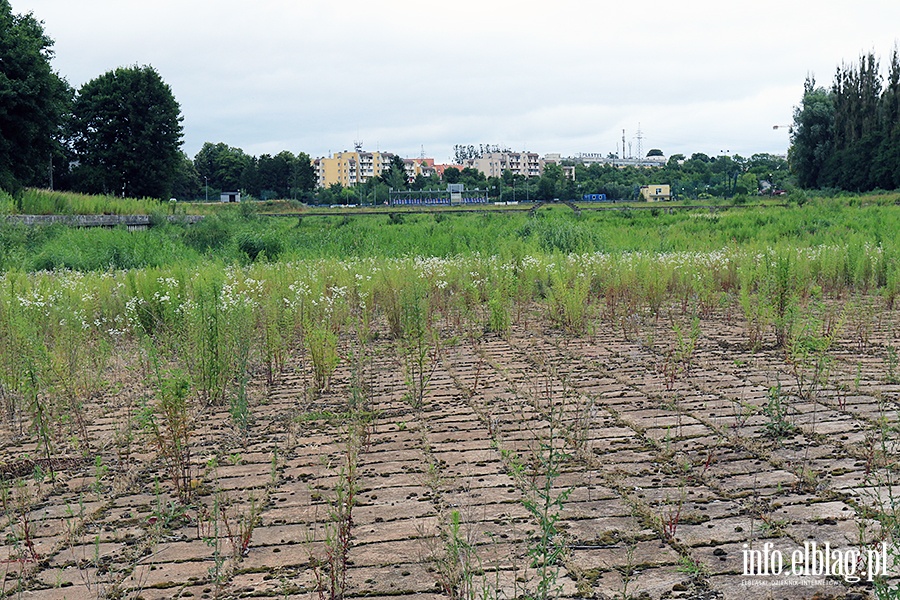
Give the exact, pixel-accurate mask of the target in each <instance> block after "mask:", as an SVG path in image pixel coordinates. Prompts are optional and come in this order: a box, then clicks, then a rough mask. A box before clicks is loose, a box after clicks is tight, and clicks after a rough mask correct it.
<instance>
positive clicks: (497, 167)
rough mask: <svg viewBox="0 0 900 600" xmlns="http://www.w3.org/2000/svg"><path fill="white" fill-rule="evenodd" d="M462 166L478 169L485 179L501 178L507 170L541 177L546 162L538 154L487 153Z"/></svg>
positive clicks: (469, 160) (527, 175)
mask: <svg viewBox="0 0 900 600" xmlns="http://www.w3.org/2000/svg"><path fill="white" fill-rule="evenodd" d="M461 166H462V167H472V168H474V169H478V170H479V171H481V172H482V173H484V175H485V177H500V176H501V175H503V171H506V170H509V171H510V172H512V174H513V175H524V176H525V177H540V175H541V173H543V171H544V161H543V160H541V157H540V156H539V155H538V154H537V152H485V153H484V154H482V155H481V156H480V157H478V158H470V159H468V160H466V161H465V162H464V163H463V164H462V165H461Z"/></svg>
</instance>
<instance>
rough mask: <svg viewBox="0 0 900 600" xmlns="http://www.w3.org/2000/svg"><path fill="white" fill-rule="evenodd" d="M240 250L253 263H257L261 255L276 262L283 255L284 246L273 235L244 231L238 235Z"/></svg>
mask: <svg viewBox="0 0 900 600" xmlns="http://www.w3.org/2000/svg"><path fill="white" fill-rule="evenodd" d="M238 250H240V251H241V252H242V253H244V254H246V255H247V257H248V258H249V259H250V260H251V261H256V260H257V259H258V258H259V257H260V255H265V257H266V258H267V259H269V260H274V259H276V258H278V257H279V256H280V255H281V253H282V251H283V250H284V244H283V243H282V242H281V240H280V239H278V238H277V237H275V236H274V235H272V234H264V233H262V234H261V233H259V232H256V231H244V232H241V234H240V235H238Z"/></svg>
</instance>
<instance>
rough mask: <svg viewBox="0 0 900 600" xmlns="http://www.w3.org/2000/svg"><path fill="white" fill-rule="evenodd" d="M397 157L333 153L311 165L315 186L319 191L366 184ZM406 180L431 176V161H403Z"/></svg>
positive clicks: (386, 153) (376, 154)
mask: <svg viewBox="0 0 900 600" xmlns="http://www.w3.org/2000/svg"><path fill="white" fill-rule="evenodd" d="M394 156H396V155H395V154H393V153H391V152H364V151H362V150H356V151H353V152H347V151H344V152H335V153H334V154H332V155H331V158H317V159H315V160H314V161H313V166H314V167H315V169H316V183H317V184H318V186H319V187H320V188H324V187H328V186H330V185H332V184H335V183H339V184H341V185H342V186H344V187H351V186H355V185H359V184H365V183H366V182H367V181H369V180H370V179H372V178H373V177H380V176H381V173H382V171H384V170H385V169H387V168H388V166H390V164H391V159H392V158H393V157H394ZM403 166H404V168H405V169H406V176H407V178H408V179H409V180H413V179H415V178H416V176H418V175H423V176H426V177H427V176H428V175H431V174H434V172H435V169H434V159H433V158H404V159H403Z"/></svg>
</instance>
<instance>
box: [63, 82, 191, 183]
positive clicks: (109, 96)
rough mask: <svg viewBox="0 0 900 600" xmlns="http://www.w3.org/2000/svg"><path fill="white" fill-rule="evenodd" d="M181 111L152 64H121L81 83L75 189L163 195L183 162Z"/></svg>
mask: <svg viewBox="0 0 900 600" xmlns="http://www.w3.org/2000/svg"><path fill="white" fill-rule="evenodd" d="M181 121H182V117H181V109H180V107H179V106H178V102H176V101H175V96H174V95H173V94H172V90H171V88H169V86H168V85H166V83H165V82H164V81H163V80H162V77H160V75H159V73H157V72H156V70H155V69H154V68H153V67H150V66H143V67H138V66H134V67H121V68H118V69H116V70H114V71H109V72H107V73H105V74H104V75H101V76H100V77H98V78H96V79H93V80H91V81H89V82H87V83H86V84H84V85H83V86H82V87H81V89H80V90H79V91H78V95H77V97H76V99H75V104H74V110H73V114H72V132H73V146H74V148H75V151H76V153H77V156H78V160H79V162H80V165H79V167H78V170H77V172H76V173H75V181H76V187H78V188H80V189H81V190H82V191H86V192H94V193H98V192H102V193H112V194H116V195H123V196H131V197H138V198H139V197H144V196H148V197H156V198H163V197H167V196H168V195H169V194H170V193H171V189H172V184H173V181H174V179H175V175H176V172H177V170H178V168H179V165H180V163H181V158H182V155H181V153H180V150H179V149H180V146H181V136H182V126H181Z"/></svg>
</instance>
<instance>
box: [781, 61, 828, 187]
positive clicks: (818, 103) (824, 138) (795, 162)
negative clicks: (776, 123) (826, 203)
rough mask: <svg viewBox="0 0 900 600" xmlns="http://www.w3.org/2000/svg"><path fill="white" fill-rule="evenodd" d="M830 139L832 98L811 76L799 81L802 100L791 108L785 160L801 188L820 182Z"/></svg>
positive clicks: (813, 185)
mask: <svg viewBox="0 0 900 600" xmlns="http://www.w3.org/2000/svg"><path fill="white" fill-rule="evenodd" d="M833 142H834V101H833V99H832V97H831V95H830V94H829V93H828V91H827V90H825V88H822V87H816V80H815V78H814V77H808V78H807V79H806V82H805V83H804V84H803V100H802V102H801V103H800V106H798V107H797V108H795V109H794V126H793V128H792V130H791V147H790V149H789V150H788V161H789V162H790V164H791V169H792V170H793V171H794V174H795V175H796V176H797V183H798V184H799V185H800V187H803V188H815V187H818V186H820V185H822V183H823V182H824V178H825V165H826V163H827V162H828V161H829V159H830V158H831V153H832V149H833Z"/></svg>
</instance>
